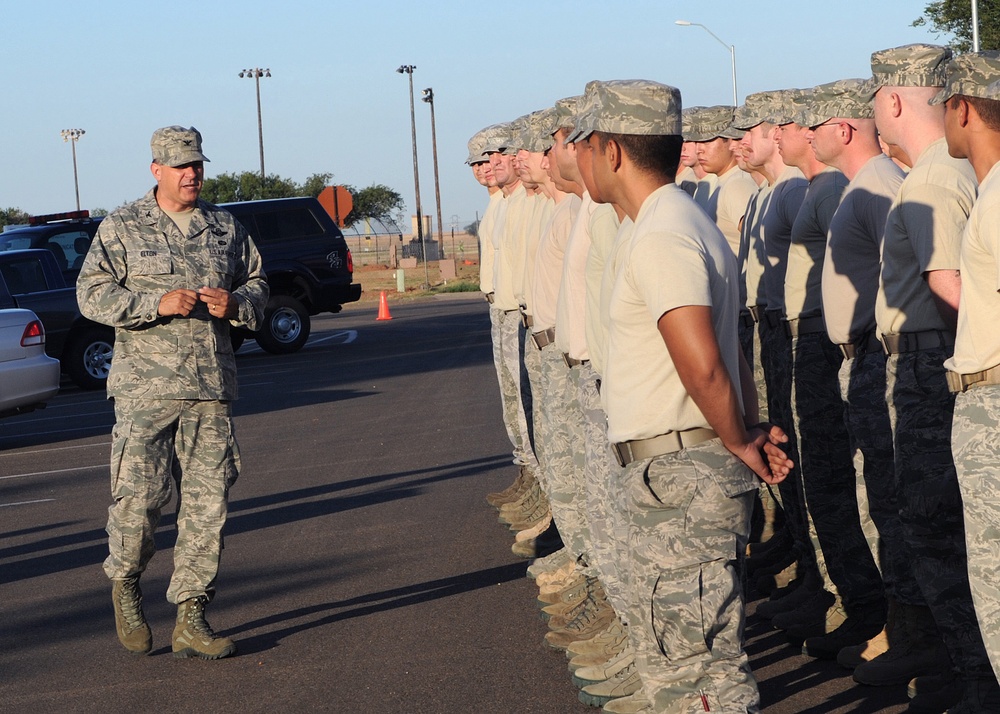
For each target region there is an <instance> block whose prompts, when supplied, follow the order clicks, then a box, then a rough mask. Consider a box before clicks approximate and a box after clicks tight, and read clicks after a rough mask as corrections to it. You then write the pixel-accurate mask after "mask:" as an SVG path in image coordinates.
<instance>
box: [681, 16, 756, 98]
mask: <svg viewBox="0 0 1000 714" xmlns="http://www.w3.org/2000/svg"><path fill="white" fill-rule="evenodd" d="M674 24H675V25H680V26H681V27H700V28H701V29H703V30H704V31H705V32H707V33H708V34H710V35H711V36H712V37H714V38H715V39H716V40H718V41H719V44H720V45H722V46H723V47H725V48H726V49H727V50H729V56H730V58H731V59H732V62H733V106H734V107H735V106H739V103H740V95H739V93H737V91H736V45H727V44H726V43H725V42H723V41H722V40H721V39H720V38H719V36H718V35H717V34H715V33H714V32H712V31H711V30H709V29H708V28H707V27H705V26H704V25H702V24H701V23H700V22H688V21H687V20H674Z"/></svg>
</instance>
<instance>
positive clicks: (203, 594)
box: [77, 126, 268, 659]
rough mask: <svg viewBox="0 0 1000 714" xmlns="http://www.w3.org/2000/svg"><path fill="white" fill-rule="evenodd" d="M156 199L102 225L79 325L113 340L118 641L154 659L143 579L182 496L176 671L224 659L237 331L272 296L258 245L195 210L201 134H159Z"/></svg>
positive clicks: (229, 645)
mask: <svg viewBox="0 0 1000 714" xmlns="http://www.w3.org/2000/svg"><path fill="white" fill-rule="evenodd" d="M151 146H152V150H153V164H152V166H151V170H152V173H153V176H154V177H155V178H156V183H157V186H156V188H154V189H153V190H151V191H150V192H149V193H147V194H146V195H145V196H144V197H142V198H141V199H139V200H138V201H135V202H134V203H130V204H128V205H126V206H123V207H122V208H120V209H118V210H116V211H114V212H113V213H111V215H109V216H108V217H107V218H105V219H104V221H103V222H102V223H101V227H100V229H99V230H98V232H97V236H96V238H95V239H94V242H93V245H92V246H91V248H90V252H89V253H88V254H87V258H86V260H85V261H84V264H83V268H82V270H81V271H80V277H79V278H78V280H77V299H78V300H79V303H80V311H81V312H82V313H83V314H84V315H85V316H86V317H88V318H90V319H92V320H95V321H97V322H101V323H103V324H106V325H111V326H113V327H115V360H114V363H113V365H112V368H111V373H110V375H109V376H108V394H109V395H110V397H111V398H112V399H113V400H114V403H115V419H116V423H115V428H114V432H113V434H112V450H111V483H112V494H113V496H114V503H113V504H112V505H111V507H110V508H109V509H108V527H107V530H108V535H109V536H110V537H109V546H110V551H111V552H110V555H109V556H108V558H107V560H106V561H105V562H104V571H105V573H107V575H108V577H109V578H111V580H112V582H113V583H114V587H113V601H114V610H115V623H116V627H117V631H118V637H119V639H120V640H121V642H122V644H123V645H124V646H125V648H126V649H127V650H129V651H130V652H133V653H136V654H145V653H147V652H149V650H150V649H151V647H152V637H151V633H150V629H149V626H148V625H147V624H146V621H145V618H144V616H143V612H142V591H141V590H140V588H139V577H140V576H141V575H142V572H143V571H144V570H145V568H146V565H147V563H148V562H149V559H150V558H151V557H152V556H153V552H154V548H155V546H154V542H153V533H154V531H155V530H156V526H157V523H158V522H159V518H160V511H161V509H162V508H163V507H164V506H166V505H167V503H168V502H169V501H170V496H171V490H172V483H173V482H174V479H175V477H176V479H177V484H178V492H179V493H178V501H179V505H178V510H177V543H176V545H175V546H174V573H173V577H172V578H171V580H170V587H169V589H168V590H167V599H168V600H169V601H170V602H172V603H175V604H177V606H178V608H177V624H176V627H175V628H174V633H173V643H172V649H173V652H174V655H175V656H177V657H201V658H203V659H218V658H220V657H226V656H228V655H231V654H233V653H234V652H235V651H236V646H235V645H234V644H233V642H232V640H230V639H229V638H225V637H216V636H215V635H214V633H213V632H212V629H211V628H210V627H209V625H208V623H207V622H206V621H205V616H204V608H205V605H206V604H207V603H208V602H209V601H210V600H211V599H212V597H213V595H214V594H215V577H216V574H217V572H218V568H219V556H220V555H221V552H222V527H223V525H224V524H225V521H226V501H227V497H228V494H229V487H230V486H232V485H233V483H234V482H235V481H236V478H237V476H238V475H239V449H238V447H237V444H236V438H235V435H234V433H233V421H232V407H231V403H232V400H233V399H235V398H236V392H237V385H236V360H235V358H234V356H233V348H232V344H231V342H230V338H229V331H230V328H231V327H245V328H247V329H250V330H255V329H257V327H258V326H259V325H260V322H261V320H262V318H263V311H264V305H265V304H266V302H267V296H268V289H267V283H266V282H265V279H264V273H263V272H262V270H261V261H260V256H259V255H258V253H257V249H256V248H255V247H254V245H253V241H252V240H251V239H250V237H249V236H248V235H247V233H246V231H244V229H243V228H242V226H240V224H239V223H237V221H236V220H235V219H234V218H233V216H232V215H230V214H229V213H227V212H226V211H224V210H221V209H219V208H217V207H215V206H213V205H212V204H209V203H206V202H205V201H201V200H199V198H198V195H199V193H200V192H201V188H202V181H203V178H204V166H203V163H202V162H204V161H207V160H208V159H206V158H205V156H204V154H202V152H201V134H199V133H198V131H197V130H195V129H194V128H191V129H185V128H183V127H178V126H171V127H165V128H163V129H158V130H157V131H156V132H155V133H154V134H153V138H152V141H151Z"/></svg>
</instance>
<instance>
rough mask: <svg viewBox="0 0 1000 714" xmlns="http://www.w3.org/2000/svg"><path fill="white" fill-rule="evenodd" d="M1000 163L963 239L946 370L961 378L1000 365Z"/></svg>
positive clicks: (987, 182) (983, 187)
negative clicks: (955, 314)
mask: <svg viewBox="0 0 1000 714" xmlns="http://www.w3.org/2000/svg"><path fill="white" fill-rule="evenodd" d="M998 167H1000V164H996V165H994V166H993V168H992V169H990V172H989V173H988V174H986V177H985V178H984V179H983V182H982V183H981V184H979V198H977V199H976V203H975V205H974V206H973V207H972V212H971V213H970V214H969V222H968V224H966V226H965V232H964V233H963V234H962V259H961V263H960V266H961V267H960V268H959V269H960V270H961V271H962V299H961V301H960V302H959V304H958V335H957V336H956V337H955V354H954V356H953V357H952V358H951V359H949V360H946V361H945V363H944V366H945V367H946V368H948V369H950V370H952V371H953V372H958V373H959V374H970V373H972V372H982V371H983V370H986V369H992V368H993V367H996V366H997V365H998V364H1000V328H998V321H1000V168H998Z"/></svg>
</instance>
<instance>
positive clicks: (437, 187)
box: [423, 87, 455, 258]
mask: <svg viewBox="0 0 1000 714" xmlns="http://www.w3.org/2000/svg"><path fill="white" fill-rule="evenodd" d="M423 100H424V101H425V102H427V103H428V104H430V105H431V147H432V148H433V151H434V200H435V201H436V202H437V221H438V246H439V247H440V248H441V249H442V252H444V251H443V249H444V234H443V233H442V231H444V224H443V223H442V222H441V182H440V181H439V180H438V143H437V128H436V125H435V122H434V90H433V89H431V88H430V87H428V88H427V89H425V90H424V96H423ZM451 253H452V256H451V257H452V258H454V257H455V246H454V245H452V247H451Z"/></svg>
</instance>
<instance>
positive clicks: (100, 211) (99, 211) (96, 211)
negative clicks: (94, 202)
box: [90, 208, 108, 218]
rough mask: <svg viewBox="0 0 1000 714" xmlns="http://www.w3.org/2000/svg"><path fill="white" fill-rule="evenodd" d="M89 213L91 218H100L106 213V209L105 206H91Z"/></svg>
mask: <svg viewBox="0 0 1000 714" xmlns="http://www.w3.org/2000/svg"><path fill="white" fill-rule="evenodd" d="M90 215H91V217H92V218H100V217H101V216H106V215H108V209H106V208H91V209H90Z"/></svg>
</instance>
